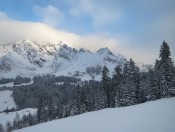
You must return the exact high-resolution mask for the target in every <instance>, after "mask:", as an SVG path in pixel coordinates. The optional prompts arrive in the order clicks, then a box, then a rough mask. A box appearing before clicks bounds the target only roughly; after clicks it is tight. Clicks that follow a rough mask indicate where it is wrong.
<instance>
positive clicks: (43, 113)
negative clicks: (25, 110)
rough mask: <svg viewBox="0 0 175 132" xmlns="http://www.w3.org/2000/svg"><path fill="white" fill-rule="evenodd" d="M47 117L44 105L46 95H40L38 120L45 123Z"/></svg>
mask: <svg viewBox="0 0 175 132" xmlns="http://www.w3.org/2000/svg"><path fill="white" fill-rule="evenodd" d="M45 118H46V110H45V107H44V97H43V96H40V98H39V103H38V111H37V122H38V123H43V122H45V120H46V119H45Z"/></svg>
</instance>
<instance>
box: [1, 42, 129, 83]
mask: <svg viewBox="0 0 175 132" xmlns="http://www.w3.org/2000/svg"><path fill="white" fill-rule="evenodd" d="M125 62H126V58H125V57H123V56H122V55H120V54H116V55H115V54H113V53H112V52H111V51H110V50H109V49H108V48H101V49H99V50H97V51H96V52H90V51H88V50H85V49H75V48H72V47H69V46H68V45H66V44H63V43H61V42H60V43H58V44H55V43H38V42H32V41H29V40H23V41H17V42H15V43H11V44H6V45H0V78H15V77H16V76H17V75H20V76H24V77H33V76H36V75H41V74H55V75H57V76H58V75H65V76H75V77H80V78H82V80H88V79H92V78H94V79H97V80H98V79H99V78H100V74H99V71H101V68H102V67H103V66H104V65H107V67H108V68H109V70H110V71H111V73H112V72H113V69H114V67H115V66H116V65H123V64H124V63H125Z"/></svg>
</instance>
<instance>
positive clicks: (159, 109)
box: [16, 98, 175, 132]
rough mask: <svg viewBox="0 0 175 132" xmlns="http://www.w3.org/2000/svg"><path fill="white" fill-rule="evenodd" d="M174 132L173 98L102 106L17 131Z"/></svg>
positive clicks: (174, 101)
mask: <svg viewBox="0 0 175 132" xmlns="http://www.w3.org/2000/svg"><path fill="white" fill-rule="evenodd" d="M49 131H50V132H58V131H59V132H175V98H169V99H161V100H158V101H152V102H148V103H144V104H140V105H135V106H130V107H125V108H114V109H105V110H101V111H97V112H90V113H85V114H82V115H79V116H74V117H68V118H65V119H60V120H55V121H51V122H47V123H43V124H39V125H36V126H32V127H28V128H24V129H21V130H17V131H16V132H49Z"/></svg>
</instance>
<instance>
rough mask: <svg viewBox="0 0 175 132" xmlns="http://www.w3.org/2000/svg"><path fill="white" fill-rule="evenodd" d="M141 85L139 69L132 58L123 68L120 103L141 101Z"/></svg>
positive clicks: (125, 104)
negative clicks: (139, 94)
mask: <svg viewBox="0 0 175 132" xmlns="http://www.w3.org/2000/svg"><path fill="white" fill-rule="evenodd" d="M139 86H140V78H139V69H138V67H137V66H135V63H134V61H133V60H132V59H130V61H129V63H128V64H125V66H124V69H123V79H122V87H121V90H120V96H121V97H120V105H121V106H130V105H134V104H137V103H139V102H138V98H139V97H138V93H139Z"/></svg>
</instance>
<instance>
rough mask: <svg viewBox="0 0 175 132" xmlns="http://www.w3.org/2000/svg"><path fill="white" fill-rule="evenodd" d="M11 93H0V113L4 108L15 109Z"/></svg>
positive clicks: (7, 91) (8, 91)
mask: <svg viewBox="0 0 175 132" xmlns="http://www.w3.org/2000/svg"><path fill="white" fill-rule="evenodd" d="M12 93H13V91H10V90H5V91H0V111H4V110H5V109H6V108H8V109H11V108H16V104H15V102H14V99H13V97H12Z"/></svg>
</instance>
